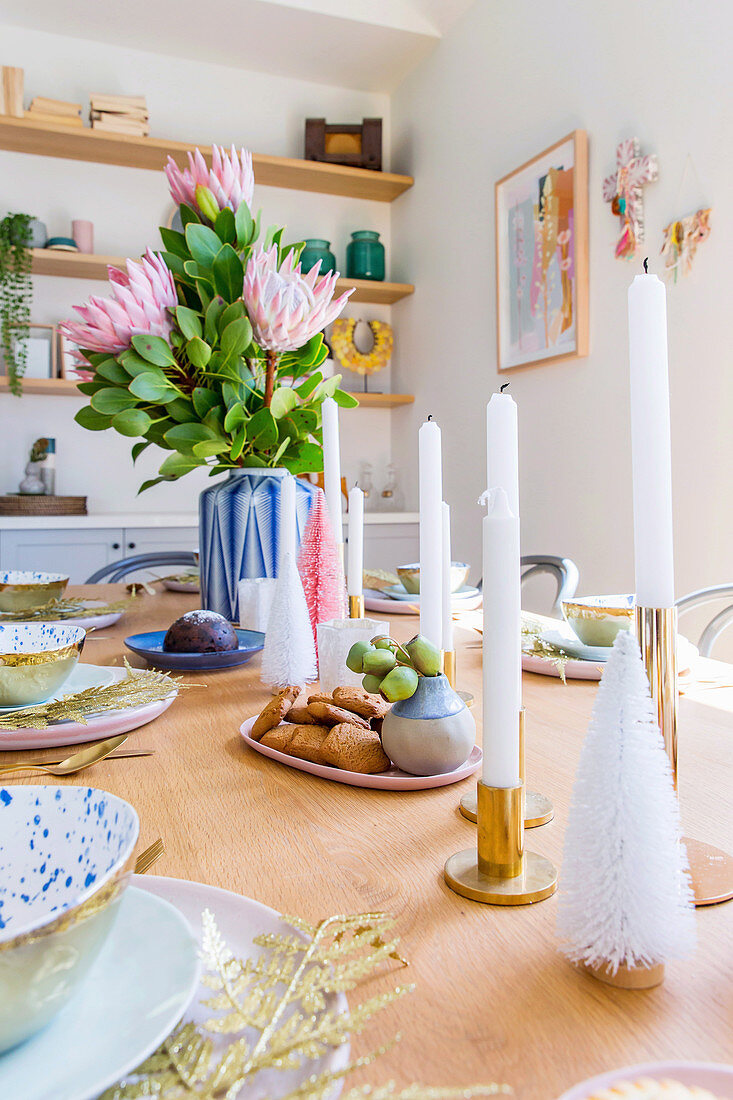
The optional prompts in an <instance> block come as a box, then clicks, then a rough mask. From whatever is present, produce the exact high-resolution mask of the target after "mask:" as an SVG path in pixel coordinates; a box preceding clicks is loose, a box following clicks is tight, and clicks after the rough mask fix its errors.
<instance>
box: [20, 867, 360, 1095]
mask: <svg viewBox="0 0 733 1100" xmlns="http://www.w3.org/2000/svg"><path fill="white" fill-rule="evenodd" d="M132 881H133V882H134V883H135V885H136V886H139V887H140V888H141V889H143V890H148V891H150V893H151V894H155V895H156V896H157V897H159V898H164V899H165V900H166V901H168V902H170V903H171V905H175V907H176V909H178V910H180V912H181V913H182V914H183V916H184V917H186V919H187V920H188V922H189V924H190V925H191V928H192V929H193V934H194V936H195V937H196V938H197V939H198V940H199V942H200V940H201V914H202V913H203V911H204V909H210V910H211V912H212V913H213V914H214V917H215V918H216V923H217V926H218V928H219V931H220V932H221V934H222V936H223V937H224V942H225V943H226V944H227V946H228V947H229V949H230V950H231V951H232V953H233V954H234V955H235V956H236V958H238V959H246V958H247V957H253V958H254V957H257V956H259V955H260V954H261V949H260V948H259V947H255V946H254V944H253V942H252V941H253V940H254V938H255V936H260V935H262V934H263V933H268V932H270V933H271V932H276V933H285V934H286V935H290V936H292V935H296V934H297V933H294V932H293V929H292V928H289V927H288V926H287V925H285V924H283V922H282V920H281V919H280V914H279V913H276V912H275V910H274V909H270V908H268V907H267V906H266V905H261V904H260V903H259V902H257V901H252V900H251V899H250V898H245V897H242V896H241V895H240V894H232V893H230V892H229V891H228V890H218V889H217V888H216V887H214V886H204V885H203V884H202V883H200V882H186V881H184V880H182V879H176V878H163V877H162V876H158V875H135V876H134V877H133V880H132ZM315 915H316V916H317V915H318V914H315ZM321 915H322V916H327V914H326V913H323V914H321ZM210 996H211V990H210V989H209V990H207V989H206V988H205V987H204V986H200V987H199V989H198V991H197V993H196V995H195V996H194V998H193V1000H192V1001H191V1004H190V1005H189V1008H188V1011H187V1012H186V1013H185V1019H186V1020H192V1021H193V1022H194V1023H196V1024H201V1023H203V1022H204V1021H205V1020H207V1019H211V1016H212V1013H211V1010H210V1009H206V1008H204V1007H202V1006H201V1004H200V1000H201V998H202V997H210ZM327 1008H328V1009H330V1010H332V1011H336V1012H346V1011H347V1009H348V1003H347V1001H346V997H344V995H343V994H342V993H340V994H338V995H336V996H333V997H329V999H328V1005H327ZM212 1038H213V1042H214V1052H215V1053H216V1052H217V1051H219V1050H221V1049H222V1047H223V1045H224V1042H225V1040H224V1039H221V1038H218V1037H217V1036H213V1037H212ZM348 1061H349V1045H348V1043H345V1044H344V1045H343V1046H341V1047H338V1048H337V1049H336V1050H330V1051H329V1052H328V1054H325V1055H324V1056H323V1057H322V1058H319V1059H318V1060H317V1061H315V1062H308V1063H306V1064H305V1065H303V1066H302V1067H301V1068H299V1069H295V1070H288V1071H287V1072H283V1071H280V1070H266V1071H265V1072H263V1073H259V1074H257V1077H256V1078H255V1080H254V1082H253V1084H252V1086H251V1087H250V1088H248V1089H246V1091H243V1092H242V1093H241V1095H240V1097H239V1098H238V1100H261V1098H263V1097H269V1098H271V1100H277V1097H280V1096H282V1095H283V1093H287V1092H291V1091H292V1090H294V1089H295V1088H297V1087H298V1085H302V1084H303V1082H304V1081H306V1080H307V1078H308V1077H310V1076H311V1074H314V1073H321V1072H323V1071H324V1070H327V1069H328V1070H332V1071H334V1072H337V1071H338V1070H340V1069H343V1068H344V1067H345V1066H346V1065H348ZM333 1095H334V1096H335V1095H336V1093H334V1094H333ZM18 1100H20V1098H18ZM54 1100H55V1098H54Z"/></svg>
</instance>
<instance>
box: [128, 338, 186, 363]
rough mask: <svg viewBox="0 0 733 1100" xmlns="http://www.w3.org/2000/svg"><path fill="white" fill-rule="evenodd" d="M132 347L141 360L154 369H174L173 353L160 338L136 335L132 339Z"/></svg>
mask: <svg viewBox="0 0 733 1100" xmlns="http://www.w3.org/2000/svg"><path fill="white" fill-rule="evenodd" d="M132 346H133V347H134V349H135V351H136V352H137V353H138V355H139V356H141V358H143V359H145V360H146V361H147V362H148V363H153V364H154V365H155V366H156V367H174V366H175V365H176V361H175V359H174V358H173V352H172V351H171V349H170V344H168V343H167V342H166V341H165V340H164V339H163V337H162V336H150V335H149V334H148V335H143V334H142V333H137V334H136V335H135V336H133V338H132Z"/></svg>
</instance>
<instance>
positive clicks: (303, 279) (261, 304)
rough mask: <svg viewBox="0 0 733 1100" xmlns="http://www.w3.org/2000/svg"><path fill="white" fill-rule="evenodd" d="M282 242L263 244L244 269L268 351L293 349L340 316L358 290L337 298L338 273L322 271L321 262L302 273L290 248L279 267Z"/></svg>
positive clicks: (253, 315)
mask: <svg viewBox="0 0 733 1100" xmlns="http://www.w3.org/2000/svg"><path fill="white" fill-rule="evenodd" d="M277 255H278V251H277V246H276V245H273V246H272V248H270V249H269V251H267V252H265V251H264V249H262V248H259V249H258V250H257V251H256V252H254V253H253V254H252V256H251V257H250V259H249V263H248V264H247V270H246V271H245V273H244V289H243V291H242V297H243V298H244V304H245V305H246V307H247V313H248V314H249V319H250V321H251V322H252V328H253V329H254V335H255V339H256V340H257V343H258V344H259V345H260V347H261V348H264V349H265V350H266V351H274V352H281V351H294V350H295V349H296V348H300V347H302V346H303V344H306V343H307V342H308V341H309V340H310V338H311V337H312V336H315V334H316V333H317V332H321V330H322V329H324V328H325V327H326V325H330V324H331V322H332V321H335V320H336V318H337V317H338V315H339V314H340V313H341V311H342V309H343V308H344V306H345V305H346V301H347V299H348V297H349V295H350V294H353V290H347V291H346V293H345V294H342V295H341V297H340V298H336V299H335V301H334V300H333V293H334V290H335V289H336V280H337V279H338V273H336V272H331V273H330V274H328V275H323V276H320V275H319V272H320V266H321V265H320V263H317V264H316V265H315V267H312V268H311V270H310V271H309V272H308V274H307V275H303V274H302V273H301V270H300V264H298V265H297V267H296V266H295V262H294V253H293V252H289V253H288V255H287V256H286V257H285V259H284V260H283V262H282V265H281V266H280V268H279V269H278V266H277Z"/></svg>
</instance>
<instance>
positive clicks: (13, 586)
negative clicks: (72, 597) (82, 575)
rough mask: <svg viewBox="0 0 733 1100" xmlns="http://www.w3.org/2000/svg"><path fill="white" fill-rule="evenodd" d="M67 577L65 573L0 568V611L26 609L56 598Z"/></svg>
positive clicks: (61, 592)
mask: <svg viewBox="0 0 733 1100" xmlns="http://www.w3.org/2000/svg"><path fill="white" fill-rule="evenodd" d="M68 583H69V578H68V576H67V574H66V573H36V572H33V571H31V570H28V569H0V611H28V609H29V608H33V607H43V605H44V604H47V603H50V602H51V600H58V599H59V598H60V597H61V596H62V595H63V592H64V589H65V588H66V585H67V584H68Z"/></svg>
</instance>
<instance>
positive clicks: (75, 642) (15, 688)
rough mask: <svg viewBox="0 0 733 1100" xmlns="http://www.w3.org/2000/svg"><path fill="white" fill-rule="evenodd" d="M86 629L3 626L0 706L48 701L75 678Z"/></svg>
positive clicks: (0, 635) (54, 625)
mask: <svg viewBox="0 0 733 1100" xmlns="http://www.w3.org/2000/svg"><path fill="white" fill-rule="evenodd" d="M85 638H86V631H85V630H84V627H82V626H64V625H63V624H61V623H2V624H0V707H25V706H32V705H33V704H34V703H42V702H43V701H44V700H45V699H48V698H49V697H50V696H51V695H53V693H54V692H55V691H57V690H58V688H60V687H61V685H62V684H63V683H64V681H65V680H67V679H68V677H69V676H70V675H71V673H72V672H73V671H74V668H75V667H76V663H77V661H78V660H79V654H80V653H81V651H82V648H83V646H84V639H85Z"/></svg>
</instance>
